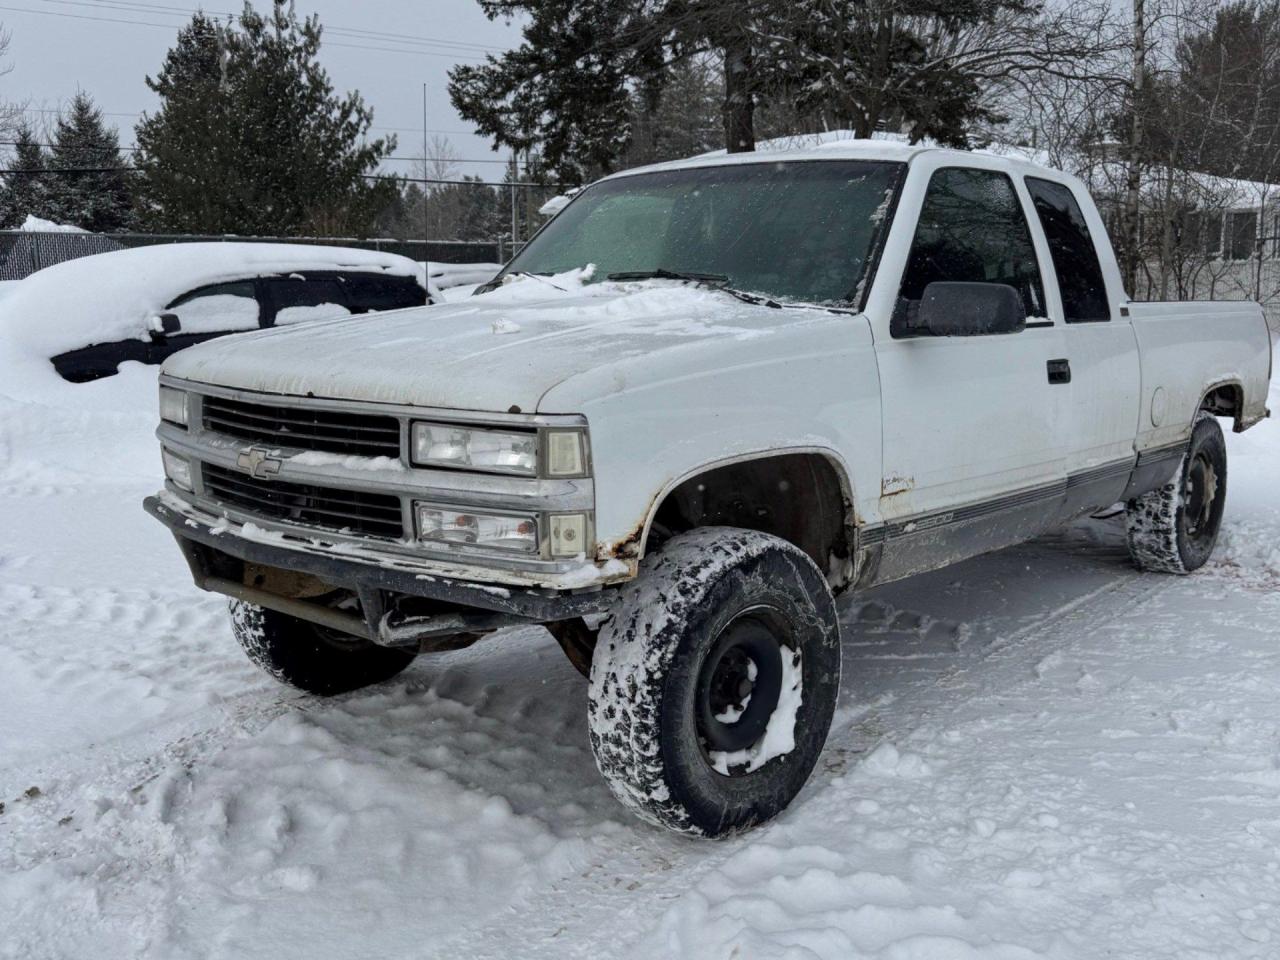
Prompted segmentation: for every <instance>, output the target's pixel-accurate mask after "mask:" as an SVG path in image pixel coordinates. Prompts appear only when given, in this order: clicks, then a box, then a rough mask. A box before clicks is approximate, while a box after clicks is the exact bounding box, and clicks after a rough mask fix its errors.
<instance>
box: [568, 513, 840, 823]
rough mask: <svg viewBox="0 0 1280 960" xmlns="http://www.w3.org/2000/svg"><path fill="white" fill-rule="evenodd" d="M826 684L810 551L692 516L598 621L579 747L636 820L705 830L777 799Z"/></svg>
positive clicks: (835, 657)
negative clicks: (689, 525)
mask: <svg viewBox="0 0 1280 960" xmlns="http://www.w3.org/2000/svg"><path fill="white" fill-rule="evenodd" d="M839 687H840V628H839V623H838V621H837V619H836V612H835V602H834V600H833V599H832V596H831V590H830V588H829V587H828V585H827V582H826V580H825V579H824V578H823V576H822V574H821V573H820V572H819V571H818V568H817V567H816V566H815V565H814V563H813V561H812V560H810V559H809V557H808V556H807V555H806V554H804V553H803V552H801V551H800V550H799V549H797V548H796V547H794V546H792V545H791V544H789V543H787V542H786V541H784V540H780V539H778V538H777V537H772V536H769V535H767V534H764V533H758V532H756V531H751V530H740V529H735V528H730V527H707V528H702V529H698V530H694V531H692V532H689V533H684V534H680V535H679V536H676V537H674V538H673V539H672V540H670V541H669V542H668V543H667V544H665V545H664V547H663V549H662V550H661V551H659V552H658V553H655V554H651V555H650V556H648V557H646V558H645V560H644V561H643V563H642V564H641V575H640V577H639V578H638V579H637V580H636V581H634V582H633V583H631V584H629V585H627V586H626V587H624V588H622V593H621V595H620V596H619V599H618V604H617V606H616V607H615V610H614V613H613V615H612V617H611V618H610V619H609V620H608V621H607V622H606V623H605V624H604V625H603V626H602V627H601V630H600V636H599V640H598V642H597V645H596V650H595V656H594V659H593V661H592V666H591V685H590V693H589V699H588V702H589V711H590V729H591V746H592V749H593V751H594V753H595V757H596V764H597V766H598V767H599V768H600V772H601V773H602V774H604V777H605V779H606V780H607V781H608V783H609V787H610V789H611V790H612V791H613V793H614V795H615V796H616V797H617V798H618V799H619V800H620V801H622V803H623V804H625V805H626V806H627V807H629V808H630V809H631V810H632V811H634V812H635V813H636V814H638V815H639V816H640V817H641V818H643V819H645V820H648V821H649V822H651V823H655V824H658V825H659V826H664V827H668V828H670V829H672V830H677V831H681V832H684V833H691V834H695V835H699V836H707V837H719V836H723V835H725V834H728V833H730V832H733V831H739V830H744V829H746V828H748V827H751V826H754V825H755V824H758V823H763V822H764V821H766V820H769V819H770V818H772V817H774V816H776V815H777V814H779V813H781V812H782V811H783V810H784V809H786V807H787V805H788V804H789V803H790V802H791V800H792V799H793V798H794V797H795V795H796V794H797V793H798V792H799V790H800V788H801V787H802V786H803V785H804V783H805V781H806V780H807V779H808V777H809V774H810V773H811V772H812V770H813V767H814V764H815V763H816V762H817V760H818V755H819V753H821V751H822V746H823V743H824V742H825V740H826V736H827V731H828V730H829V728H830V726H831V717H832V714H833V713H834V711H835V704H836V697H837V694H838V693H839Z"/></svg>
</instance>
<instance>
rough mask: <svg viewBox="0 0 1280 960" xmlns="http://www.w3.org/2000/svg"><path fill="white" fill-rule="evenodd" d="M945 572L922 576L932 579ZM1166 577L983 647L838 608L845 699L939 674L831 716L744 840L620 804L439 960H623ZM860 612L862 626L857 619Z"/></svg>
mask: <svg viewBox="0 0 1280 960" xmlns="http://www.w3.org/2000/svg"><path fill="white" fill-rule="evenodd" d="M1028 550H1032V551H1035V552H1044V553H1048V554H1050V555H1051V557H1052V558H1056V559H1057V560H1059V561H1060V560H1061V559H1062V551H1061V550H1060V549H1058V548H1055V547H1050V548H1048V549H1046V548H1045V547H1044V546H1042V545H1032V546H1031V547H1023V548H1014V550H1012V551H1006V552H1005V553H1004V554H997V555H995V556H994V557H992V558H985V559H981V560H978V561H976V562H975V564H974V565H975V567H976V568H977V569H975V570H972V571H971V574H980V573H981V570H982V567H983V566H994V565H995V564H997V563H999V558H1000V557H1002V556H1003V557H1005V558H1006V559H1007V558H1008V557H1009V556H1010V555H1013V556H1015V557H1018V556H1025V553H1026V552H1027V551H1028ZM1086 562H1087V561H1086ZM943 575H944V574H942V573H938V574H933V575H930V576H931V577H932V578H933V579H935V580H936V579H940V578H941V577H942V576H943ZM954 575H955V574H954V572H951V573H950V576H952V577H954ZM917 582H918V585H919V586H920V587H921V590H922V592H924V591H927V588H928V584H929V582H930V581H929V580H926V579H925V578H919V579H918V581H917ZM1172 582H1173V578H1169V577H1161V576H1155V575H1140V574H1138V573H1136V572H1130V571H1127V570H1117V571H1116V572H1115V574H1114V575H1113V576H1111V577H1110V578H1109V579H1108V580H1107V581H1106V582H1105V583H1103V584H1102V585H1100V586H1098V587H1095V588H1092V589H1089V590H1088V591H1086V592H1085V593H1083V594H1080V595H1078V596H1075V597H1072V598H1070V599H1069V600H1067V601H1066V602H1063V603H1059V604H1057V605H1055V606H1054V607H1053V608H1051V609H1049V610H1045V611H1041V612H1039V613H1037V614H1036V615H1034V617H1033V618H1031V619H1029V620H1028V621H1027V622H1023V623H1021V624H1020V625H1018V626H1016V627H1014V628H1012V629H1008V630H1000V631H998V632H997V633H996V634H995V636H994V638H993V639H992V640H991V641H990V642H988V643H986V644H981V645H978V644H972V643H969V642H968V641H969V640H970V639H972V637H973V635H974V634H975V633H977V631H976V630H975V629H974V624H972V623H968V622H964V621H958V620H954V619H951V618H947V617H940V616H935V615H933V614H931V613H928V612H923V611H917V610H907V609H901V608H897V607H894V606H893V605H891V604H889V603H887V602H886V601H884V600H883V599H881V596H882V594H881V592H880V591H870V592H869V593H868V594H866V595H863V596H861V597H859V598H856V599H854V600H852V601H850V600H846V601H844V603H843V604H842V610H841V621H842V624H843V625H844V626H845V629H846V630H848V629H849V628H850V627H852V628H853V629H854V630H855V631H857V630H858V629H859V627H860V626H861V625H865V624H869V625H870V627H871V629H870V630H869V631H867V632H865V633H864V632H857V633H855V634H854V635H852V636H850V635H849V634H846V637H845V640H844V650H845V661H846V665H845V671H846V680H845V682H844V684H842V686H843V687H844V688H845V691H844V692H845V693H848V691H849V687H850V683H849V679H850V677H849V674H850V672H851V670H853V669H856V667H857V666H858V665H859V664H861V663H865V662H866V661H867V659H875V660H879V661H880V662H896V663H901V662H904V661H908V660H910V662H913V663H917V664H918V663H929V662H932V663H934V664H936V667H935V668H934V669H933V670H931V671H930V672H928V673H927V674H926V675H924V676H923V677H919V678H917V679H913V680H911V681H909V683H908V685H907V686H906V687H904V688H903V689H890V690H882V691H880V692H878V693H875V694H874V695H873V696H872V697H871V698H870V699H869V701H868V703H867V704H866V706H865V708H864V709H860V710H855V711H848V710H845V711H842V713H843V715H842V714H837V722H838V723H839V726H838V727H833V730H832V734H831V736H830V738H829V739H828V742H827V746H826V748H825V750H824V752H823V757H822V759H821V760H820V761H819V765H818V768H817V769H816V770H815V772H814V775H813V778H812V779H811V781H810V783H809V784H808V785H807V786H806V787H805V789H804V790H803V791H802V793H801V794H800V796H799V797H798V798H797V799H796V801H795V803H794V804H793V806H792V808H791V809H790V810H789V811H788V812H787V813H785V814H783V816H782V817H781V818H780V819H779V820H778V821H775V822H773V823H771V824H767V825H766V826H764V827H763V828H759V829H757V830H755V831H752V832H750V833H748V834H746V835H744V836H741V837H737V838H729V839H726V840H724V841H719V842H714V843H709V842H707V841H697V840H688V839H687V838H682V837H673V836H668V835H666V834H662V833H660V832H658V831H655V830H652V829H650V828H647V827H645V826H643V825H639V824H633V823H631V822H630V821H629V820H628V818H627V817H626V814H625V811H623V810H622V809H621V808H618V810H617V821H618V828H617V835H616V836H615V837H612V838H610V841H609V842H608V843H607V844H601V843H597V844H596V845H595V854H594V856H593V859H592V860H591V862H590V864H589V866H588V867H586V868H585V869H584V870H582V871H580V872H579V873H577V874H575V875H573V876H569V877H566V878H565V879H564V880H562V881H561V882H559V883H556V884H554V885H552V886H551V887H549V888H548V889H547V890H544V891H540V892H539V893H537V894H536V895H535V896H533V897H531V898H529V899H528V901H526V902H525V903H523V904H521V905H519V906H518V907H516V908H514V909H515V910H516V911H517V916H516V918H505V919H504V920H503V921H502V922H500V923H495V924H491V925H486V926H484V927H482V928H479V929H474V930H467V931H460V932H459V934H458V935H456V936H455V937H452V938H450V939H449V940H448V941H447V942H446V943H444V944H441V949H440V951H439V952H438V955H441V956H443V955H448V954H449V953H450V952H456V953H457V954H458V955H467V956H474V957H477V958H494V960H497V958H508V957H512V956H520V955H527V954H530V953H535V952H537V951H538V950H539V949H547V950H550V951H552V952H554V953H555V954H556V955H557V956H566V957H578V956H580V957H592V958H594V957H599V956H622V955H628V953H629V949H627V948H635V947H637V946H638V944H640V943H641V942H643V941H644V940H645V939H646V936H647V932H648V931H650V930H652V928H653V927H654V925H655V924H656V923H657V922H658V920H659V919H660V918H661V917H662V916H663V914H664V912H665V911H666V909H667V908H668V907H670V906H671V905H672V903H673V902H674V901H676V900H677V899H678V898H679V897H681V896H682V895H683V894H684V892H685V891H687V890H690V889H693V888H695V887H696V886H697V885H698V883H699V881H701V880H703V879H704V878H707V877H709V876H711V875H712V874H714V873H716V872H717V871H719V870H720V869H721V868H722V867H724V866H725V864H727V863H728V862H729V861H730V860H733V859H734V858H736V857H738V856H740V855H741V854H743V852H744V851H747V850H750V849H752V848H753V847H756V846H760V847H762V848H766V849H767V848H769V847H770V845H771V844H772V843H774V842H775V841H776V840H777V838H778V837H779V835H780V834H785V832H786V831H787V829H788V823H789V821H791V820H792V819H793V818H798V817H804V816H805V809H804V808H805V806H806V805H807V804H808V803H809V802H810V801H818V800H824V801H826V802H831V801H832V798H833V797H834V796H835V793H836V792H838V788H837V787H836V786H834V785H833V783H832V781H833V780H836V779H837V778H840V777H842V776H843V775H846V774H847V773H848V772H850V770H851V769H852V768H856V766H857V765H858V764H859V763H860V761H861V759H862V758H864V757H866V756H868V755H869V754H871V753H872V752H873V751H874V750H875V749H876V748H877V747H878V746H879V745H880V744H881V743H886V742H889V741H891V740H895V739H896V740H901V739H906V738H909V737H910V736H911V734H912V732H913V731H914V730H916V729H918V728H920V727H921V726H923V725H926V724H936V723H937V722H938V715H939V714H946V713H947V712H957V713H958V712H960V711H962V710H963V709H965V708H966V707H967V706H968V705H969V704H971V703H972V702H973V701H974V700H975V699H978V698H980V697H984V696H988V695H989V694H990V693H991V692H993V691H995V690H999V689H1003V688H1006V687H1007V686H1008V685H1010V684H1015V683H1020V682H1027V681H1034V679H1035V671H1036V664H1038V663H1039V662H1041V661H1043V660H1044V659H1045V658H1046V657H1048V656H1051V655H1052V654H1054V653H1056V652H1058V651H1060V650H1062V649H1063V648H1066V647H1069V646H1070V645H1071V644H1072V643H1073V642H1075V641H1076V640H1077V639H1079V638H1080V637H1082V636H1088V635H1089V634H1090V633H1091V632H1092V630H1093V629H1094V628H1096V627H1099V626H1101V625H1103V624H1105V623H1107V622H1109V621H1110V620H1111V619H1112V618H1113V617H1114V616H1115V614H1116V613H1117V612H1118V611H1120V610H1132V609H1133V608H1135V607H1138V606H1140V605H1142V604H1145V603H1147V602H1149V601H1150V600H1152V599H1153V598H1155V597H1157V596H1158V595H1159V594H1160V593H1162V592H1164V591H1166V590H1168V589H1169V587H1170V586H1172ZM864 614H868V615H869V619H864V618H863V615H864ZM895 624H896V625H897V626H896V627H895ZM869 638H871V639H869ZM884 638H889V639H887V640H886V639H884ZM894 638H896V641H897V642H896V643H895V642H894ZM904 638H906V639H907V640H908V645H909V644H910V641H911V640H914V641H915V642H917V643H918V642H922V641H927V640H929V639H931V638H932V639H933V642H934V643H935V644H941V645H943V646H946V647H949V650H950V655H949V656H948V655H946V654H943V653H933V652H926V653H924V654H918V655H916V656H914V657H913V656H912V654H911V653H910V651H905V650H904V651H899V650H893V649H888V650H887V649H886V647H887V646H888V647H901V646H902V640H903V639H904ZM842 699H843V697H842ZM619 930H631V931H640V934H639V935H638V936H637V937H635V938H634V939H633V940H631V941H630V942H629V944H627V945H626V947H627V948H624V945H622V944H620V943H619V942H618V934H617V931H619Z"/></svg>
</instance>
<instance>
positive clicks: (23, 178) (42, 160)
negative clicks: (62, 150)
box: [0, 124, 50, 230]
mask: <svg viewBox="0 0 1280 960" xmlns="http://www.w3.org/2000/svg"><path fill="white" fill-rule="evenodd" d="M46 165H47V158H46V157H45V153H44V149H43V148H42V147H41V146H40V143H39V142H38V141H37V140H36V136H35V133H34V132H33V131H32V130H31V128H30V127H29V126H27V125H25V124H23V125H22V126H20V127H19V128H18V136H17V140H16V146H15V148H14V157H13V162H12V164H11V166H12V168H13V169H14V170H15V171H18V172H16V173H10V174H7V175H6V177H5V182H4V189H3V190H2V191H0V229H5V230H12V229H13V228H15V227H19V226H21V225H22V222H23V221H24V220H26V219H27V217H28V216H30V215H34V216H37V217H45V218H48V216H49V183H48V181H49V179H50V178H49V176H48V175H47V174H45V173H44V172H43V171H44V169H45V167H46Z"/></svg>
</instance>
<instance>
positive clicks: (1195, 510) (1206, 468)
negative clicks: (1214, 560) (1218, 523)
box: [1182, 451, 1219, 543]
mask: <svg viewBox="0 0 1280 960" xmlns="http://www.w3.org/2000/svg"><path fill="white" fill-rule="evenodd" d="M1218 491H1219V483H1218V471H1217V469H1216V468H1215V467H1214V465H1213V461H1212V460H1210V459H1209V457H1208V456H1207V455H1206V454H1205V453H1204V452H1203V451H1201V452H1198V453H1197V454H1196V455H1195V456H1194V457H1192V458H1191V462H1190V463H1188V464H1187V474H1186V479H1185V481H1184V483H1183V488H1182V532H1183V534H1184V535H1185V536H1186V538H1187V539H1188V540H1190V541H1191V542H1193V543H1203V542H1204V541H1206V540H1208V539H1210V538H1211V537H1212V536H1213V533H1214V530H1213V510H1214V505H1215V503H1216V502H1217V499H1218Z"/></svg>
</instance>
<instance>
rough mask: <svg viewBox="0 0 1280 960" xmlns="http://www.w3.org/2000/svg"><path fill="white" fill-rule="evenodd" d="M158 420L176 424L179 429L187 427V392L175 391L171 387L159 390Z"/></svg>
mask: <svg viewBox="0 0 1280 960" xmlns="http://www.w3.org/2000/svg"><path fill="white" fill-rule="evenodd" d="M160 419H161V420H167V421H168V422H169V423H176V424H177V425H178V426H180V427H185V426H186V425H187V392H186V391H185V390H175V389H174V388H173V387H161V388H160Z"/></svg>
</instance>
